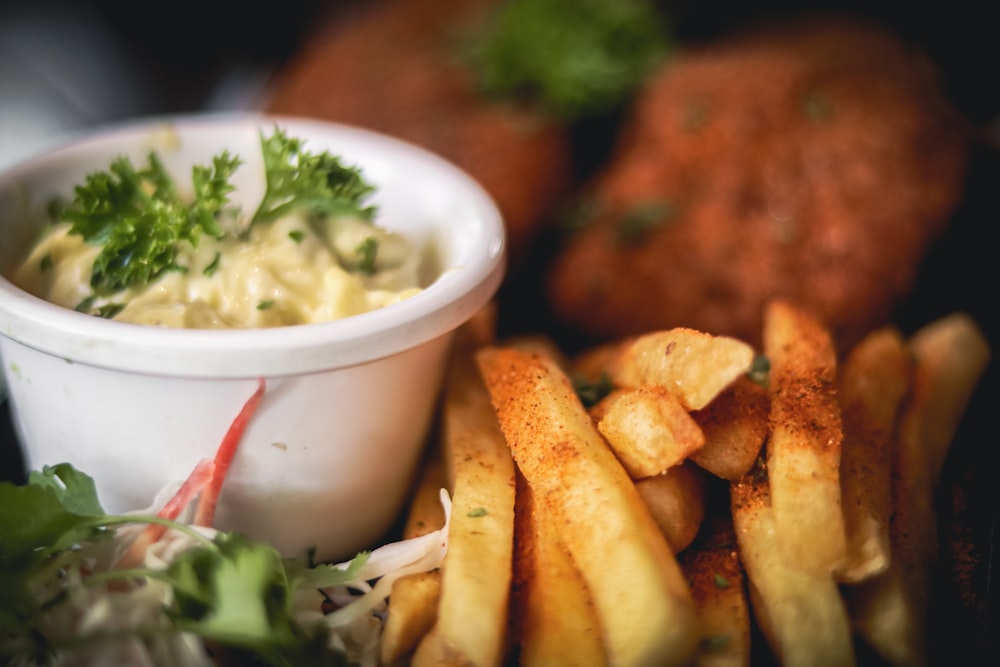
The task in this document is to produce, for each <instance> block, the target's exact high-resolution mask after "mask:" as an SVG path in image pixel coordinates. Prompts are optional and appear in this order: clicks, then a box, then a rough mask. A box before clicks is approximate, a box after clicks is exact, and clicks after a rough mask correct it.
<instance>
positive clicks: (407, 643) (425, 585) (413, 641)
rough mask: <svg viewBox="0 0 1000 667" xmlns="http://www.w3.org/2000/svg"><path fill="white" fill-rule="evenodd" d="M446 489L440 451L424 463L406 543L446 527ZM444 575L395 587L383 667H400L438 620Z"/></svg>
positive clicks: (412, 578)
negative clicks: (442, 504) (444, 503)
mask: <svg viewBox="0 0 1000 667" xmlns="http://www.w3.org/2000/svg"><path fill="white" fill-rule="evenodd" d="M446 487H447V480H446V477H445V472H444V464H443V462H442V460H441V456H440V451H439V449H438V448H437V447H433V448H431V450H430V452H429V455H428V457H427V460H426V461H424V465H423V468H422V469H421V472H420V477H419V478H418V480H417V487H416V489H415V490H414V494H413V501H412V502H411V503H410V510H409V513H408V514H407V516H406V524H405V525H404V526H403V537H404V538H405V539H409V538H413V537H420V536H421V535H426V534H427V533H430V532H432V531H435V530H440V529H441V527H442V526H443V525H444V509H443V508H442V507H441V499H440V496H441V489H443V488H446ZM440 591H441V572H440V571H439V570H433V571H430V572H421V573H419V574H411V575H407V576H405V577H401V578H400V579H398V580H397V581H396V582H395V583H394V584H393V585H392V594H391V595H390V596H389V599H390V604H389V613H388V616H387V617H386V621H385V628H384V629H383V631H382V643H381V646H380V647H379V650H380V655H381V662H382V664H383V665H395V664H398V663H401V662H402V661H403V659H404V658H405V657H406V656H408V655H409V654H410V653H411V652H413V650H414V649H415V648H416V647H417V644H418V643H419V642H420V640H421V639H422V638H423V636H424V635H426V634H427V632H428V631H429V630H430V629H431V627H433V625H434V621H435V619H436V618H437V605H438V595H439V594H440Z"/></svg>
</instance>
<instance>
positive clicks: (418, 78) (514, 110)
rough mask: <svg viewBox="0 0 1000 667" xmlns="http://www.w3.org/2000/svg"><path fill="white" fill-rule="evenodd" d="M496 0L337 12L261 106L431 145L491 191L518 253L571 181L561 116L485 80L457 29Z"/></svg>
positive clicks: (393, 2) (402, 3)
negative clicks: (520, 102) (480, 85)
mask: <svg viewBox="0 0 1000 667" xmlns="http://www.w3.org/2000/svg"><path fill="white" fill-rule="evenodd" d="M495 4H496V0H379V1H378V2H374V3H364V4H356V5H355V6H352V7H351V8H349V9H344V10H342V11H337V12H334V13H333V14H331V15H330V17H329V18H328V19H325V20H323V21H322V22H321V24H320V25H319V26H318V27H317V29H316V30H315V31H314V33H313V34H312V35H311V36H310V38H309V39H308V40H307V41H306V42H305V43H304V44H303V45H302V47H301V48H300V50H299V51H298V52H297V53H296V54H295V56H294V57H293V58H292V59H290V60H289V61H288V62H287V63H286V64H285V65H284V66H283V67H282V68H281V69H279V70H278V71H277V72H276V73H275V74H274V76H273V77H272V81H271V82H270V85H269V86H268V87H267V90H266V91H265V94H264V97H265V100H266V101H265V104H264V107H265V110H266V111H268V112H272V113H278V114H290V115H297V116H307V117H313V118H319V119H323V120H330V121H335V122H340V123H346V124H351V125H357V126H362V127H365V128H368V129H373V130H376V131H379V132H383V133H386V134H389V135H393V136H396V137H399V138H402V139H404V140H407V141H410V142H412V143H415V144H417V145H419V146H422V147H424V148H427V149H429V150H431V151H433V152H436V153H438V154H439V155H441V156H443V157H445V158H446V159H449V160H451V161H452V162H454V163H455V164H457V165H458V166H459V167H461V168H463V169H464V170H466V171H467V172H468V173H469V174H470V175H471V176H472V177H473V178H475V179H476V180H478V181H479V183H480V184H481V185H482V186H483V187H484V188H485V189H486V190H487V191H488V192H489V193H490V194H491V195H492V196H493V198H494V200H495V201H496V202H497V204H498V206H499V208H500V210H501V213H502V215H503V216H504V221H505V224H506V226H507V232H508V246H509V249H510V253H511V258H512V260H513V261H516V260H517V257H518V256H520V255H522V254H523V253H524V252H526V248H527V246H528V245H529V244H530V242H531V239H532V238H533V236H534V235H535V233H536V231H537V229H538V226H539V222H540V220H541V217H542V215H543V213H544V212H545V211H546V210H547V209H548V208H549V207H550V206H552V205H553V203H554V202H555V200H556V199H557V198H559V197H561V196H562V195H563V194H564V193H565V192H566V191H567V190H568V188H569V187H570V185H571V183H570V181H571V178H572V157H571V154H570V150H571V146H570V138H569V133H568V131H567V130H566V129H565V127H564V126H563V125H561V124H559V123H557V122H554V121H552V120H550V119H547V118H545V117H543V116H542V115H541V114H540V113H539V112H538V111H536V110H534V109H530V108H527V107H524V106H516V105H513V104H500V103H494V102H490V101H488V100H487V99H486V98H485V97H484V96H483V95H481V94H480V92H479V91H478V90H477V87H476V81H475V75H474V72H473V71H472V69H471V67H470V66H468V65H467V63H466V62H465V61H463V59H462V57H461V56H460V55H459V40H461V39H463V38H465V37H467V36H468V35H469V31H470V30H471V29H473V28H475V27H476V25H477V22H478V21H480V20H485V18H486V17H487V16H488V15H487V14H486V12H488V11H490V10H491V9H492V8H493V7H494V6H495Z"/></svg>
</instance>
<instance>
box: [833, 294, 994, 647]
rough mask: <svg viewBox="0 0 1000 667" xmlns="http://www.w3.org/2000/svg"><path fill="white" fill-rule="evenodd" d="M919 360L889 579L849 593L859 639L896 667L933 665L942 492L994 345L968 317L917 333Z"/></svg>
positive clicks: (904, 428)
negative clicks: (931, 628)
mask: <svg viewBox="0 0 1000 667" xmlns="http://www.w3.org/2000/svg"><path fill="white" fill-rule="evenodd" d="M907 347H908V349H909V350H910V352H911V353H912V354H913V356H914V358H915V359H916V368H915V372H914V377H913V385H912V390H911V393H910V398H909V401H908V402H907V403H906V404H905V406H904V408H903V413H902V415H901V417H900V426H899V430H898V436H897V442H896V447H895V450H894V453H895V457H894V460H893V466H894V467H893V496H892V501H893V515H892V520H891V523H890V538H891V541H892V550H893V552H892V555H893V561H892V563H891V565H890V568H889V570H888V571H887V572H885V573H884V574H883V575H881V576H879V577H876V578H874V579H871V580H868V581H865V582H862V583H861V584H860V585H858V586H856V587H853V588H851V589H849V591H848V593H849V604H850V608H851V610H852V615H853V617H854V619H855V624H856V626H857V631H858V634H859V635H860V636H861V637H862V638H863V639H864V641H865V642H866V643H867V644H868V645H869V646H871V647H872V648H873V649H874V650H875V651H876V652H877V653H878V654H879V655H881V656H882V657H883V658H884V659H885V660H886V661H887V662H888V663H889V664H891V665H901V666H908V667H909V666H915V667H920V666H922V665H925V664H926V661H927V647H926V635H927V613H928V595H929V587H930V568H931V566H932V565H933V562H934V561H935V559H936V557H937V552H938V544H937V521H936V514H935V511H934V490H935V488H936V486H937V484H938V481H939V477H940V473H941V467H942V466H943V462H944V458H945V456H946V454H947V451H948V449H949V447H950V445H951V442H952V441H953V439H954V435H955V431H956V429H957V428H958V424H959V421H960V418H961V415H962V414H963V413H964V412H965V410H966V408H967V405H968V401H969V399H970V398H971V395H972V392H973V391H974V389H975V387H976V385H977V384H978V382H979V379H980V377H981V376H982V374H983V372H985V369H986V366H987V365H988V363H989V360H990V356H991V350H990V347H989V344H988V342H987V340H986V338H985V336H984V335H983V334H982V332H981V331H980V330H979V328H978V327H977V326H976V324H975V323H974V322H973V321H972V320H971V319H970V318H969V317H968V316H967V315H965V314H963V313H957V314H953V315H950V316H947V317H944V318H941V319H939V320H936V321H934V322H932V323H930V324H928V325H926V326H925V327H923V328H922V329H920V330H919V331H917V332H916V333H915V334H913V335H912V336H911V337H910V338H909V339H908V340H907Z"/></svg>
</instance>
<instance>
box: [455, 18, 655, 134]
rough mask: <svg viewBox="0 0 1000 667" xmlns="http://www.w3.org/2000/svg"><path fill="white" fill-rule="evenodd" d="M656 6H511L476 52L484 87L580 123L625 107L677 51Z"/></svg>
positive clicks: (487, 30)
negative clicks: (669, 56)
mask: <svg viewBox="0 0 1000 667" xmlns="http://www.w3.org/2000/svg"><path fill="white" fill-rule="evenodd" d="M671 43H672V35H671V31H670V29H669V27H668V23H667V20H666V17H665V15H664V14H663V13H662V12H660V11H658V10H657V7H656V5H655V3H654V2H652V1H651V0H510V1H508V2H505V3H502V6H501V7H500V8H499V9H498V10H496V12H494V14H493V15H492V16H491V19H490V20H489V21H488V22H487V24H486V25H485V26H484V28H483V30H482V32H481V34H479V35H477V37H476V39H475V40H473V43H472V46H471V48H470V49H469V55H470V59H471V62H472V65H473V69H474V70H475V72H476V73H477V76H478V80H479V84H480V86H481V87H482V89H483V91H484V92H486V93H487V94H490V95H493V96H497V97H515V98H527V99H529V100H531V101H533V102H535V103H537V104H539V105H540V107H541V108H543V109H546V110H548V111H549V112H551V113H553V114H554V115H556V116H558V117H560V118H563V119H567V120H575V119H579V118H584V117H588V116H597V115H600V114H603V113H607V112H609V111H612V110H614V109H615V108H617V107H619V106H620V105H622V104H623V102H624V101H625V100H626V99H627V98H628V97H629V96H630V95H631V93H632V92H633V91H634V90H635V89H636V88H637V87H638V86H639V85H640V84H641V83H642V81H643V80H645V78H646V77H647V76H648V75H649V73H650V72H651V71H653V70H654V69H655V68H656V67H657V66H658V65H659V64H660V63H661V62H662V61H663V60H664V58H665V57H666V56H667V54H668V53H669V52H670V49H671Z"/></svg>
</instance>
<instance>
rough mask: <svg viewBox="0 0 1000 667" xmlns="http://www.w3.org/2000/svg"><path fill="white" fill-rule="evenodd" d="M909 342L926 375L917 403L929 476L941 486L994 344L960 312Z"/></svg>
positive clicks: (911, 338) (922, 329)
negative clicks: (945, 461) (955, 442)
mask: <svg viewBox="0 0 1000 667" xmlns="http://www.w3.org/2000/svg"><path fill="white" fill-rule="evenodd" d="M907 344H908V346H909V348H910V350H911V351H912V353H913V355H914V356H915V357H916V359H917V363H918V364H919V366H920V368H921V369H922V370H921V373H920V377H922V378H927V379H926V380H924V384H923V385H920V384H918V385H917V387H916V389H915V393H916V394H917V397H916V398H915V399H914V402H915V403H916V402H917V401H920V402H921V403H922V408H921V414H922V417H921V420H920V421H921V423H922V426H921V432H922V434H923V440H924V443H925V444H924V447H925V449H926V450H927V452H928V474H929V477H930V480H931V482H932V483H933V484H934V485H937V483H938V480H939V479H940V477H941V470H942V468H943V467H944V460H945V458H946V457H947V455H948V450H949V448H950V447H951V443H952V442H953V441H954V438H955V432H956V430H957V429H958V425H959V423H960V422H961V420H962V417H963V416H964V415H965V411H966V409H967V408H968V405H969V401H970V400H971V398H972V394H973V392H974V391H975V388H976V386H977V385H978V383H979V380H980V378H981V377H982V375H983V373H985V371H986V367H987V366H988V365H989V363H990V358H991V350H990V344H989V341H988V340H987V338H986V335H985V334H984V333H983V332H982V331H981V330H980V329H979V327H978V325H976V323H975V321H974V320H973V319H972V318H971V317H969V315H968V314H966V313H961V312H959V313H953V314H951V315H948V316H945V317H942V318H940V319H938V320H936V321H934V322H931V323H930V324H928V325H926V326H924V327H922V328H920V329H919V330H917V331H916V332H915V333H914V334H913V335H912V336H910V338H909V339H908V340H907ZM923 392H926V397H923V398H922V394H923Z"/></svg>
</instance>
